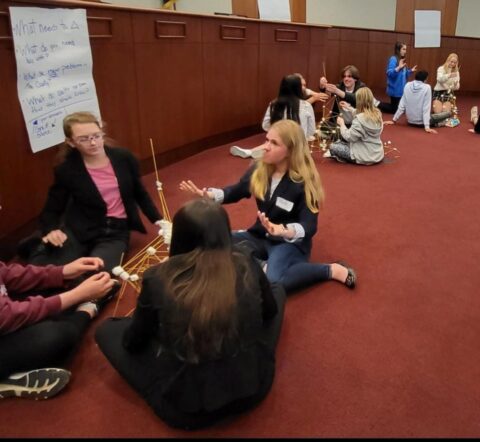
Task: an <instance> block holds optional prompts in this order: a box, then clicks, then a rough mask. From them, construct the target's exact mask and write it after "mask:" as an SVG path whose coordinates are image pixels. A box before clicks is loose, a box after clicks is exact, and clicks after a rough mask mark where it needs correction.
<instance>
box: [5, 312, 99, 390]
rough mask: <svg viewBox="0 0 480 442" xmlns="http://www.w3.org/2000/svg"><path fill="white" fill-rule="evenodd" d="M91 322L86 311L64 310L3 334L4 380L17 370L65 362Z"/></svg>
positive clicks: (55, 365)
mask: <svg viewBox="0 0 480 442" xmlns="http://www.w3.org/2000/svg"><path fill="white" fill-rule="evenodd" d="M89 324H90V316H89V314H88V313H86V312H69V313H66V312H64V313H61V314H60V315H58V316H56V317H54V318H49V319H46V320H43V321H40V322H37V323H36V324H32V325H29V326H27V327H25V328H21V329H19V330H16V331H14V332H11V333H8V334H6V335H3V336H0V383H1V380H2V379H5V378H7V377H8V376H10V375H11V374H13V373H17V372H21V371H29V370H35V369H38V368H48V367H57V366H59V365H63V364H65V362H66V360H67V359H68V357H69V356H71V354H72V353H73V352H74V350H75V349H76V348H77V345H78V344H79V342H80V340H81V338H82V336H83V334H84V332H85V330H86V329H87V327H88V325H89Z"/></svg>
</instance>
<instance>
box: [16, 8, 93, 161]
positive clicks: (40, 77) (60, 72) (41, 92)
mask: <svg viewBox="0 0 480 442" xmlns="http://www.w3.org/2000/svg"><path fill="white" fill-rule="evenodd" d="M10 20H11V23H12V35H13V42H14V46H15V58H16V61H17V89H18V98H19V100H20V104H21V106H22V111H23V117H24V119H25V124H26V126H27V131H28V136H29V139H30V145H31V147H32V150H33V152H38V151H40V150H43V149H46V148H47V147H51V146H54V145H56V144H58V143H61V142H62V141H63V140H64V138H65V137H64V135H63V130H62V120H63V118H64V117H65V116H66V115H68V114H70V113H72V112H76V111H90V112H92V113H94V114H95V115H96V116H97V117H99V118H100V109H99V106H98V100H97V93H96V90H95V84H94V82H93V77H92V53H91V49H90V40H89V38H88V27H87V14H86V10H85V9H60V8H58V9H45V8H23V7H11V8H10Z"/></svg>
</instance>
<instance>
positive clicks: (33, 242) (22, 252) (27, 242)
mask: <svg viewBox="0 0 480 442" xmlns="http://www.w3.org/2000/svg"><path fill="white" fill-rule="evenodd" d="M41 247H45V244H44V243H43V241H42V238H41V237H40V236H28V237H26V238H24V239H22V240H21V241H20V242H19V243H18V245H17V255H18V257H19V258H20V259H22V260H23V261H28V259H29V258H30V256H32V254H33V253H34V252H36V251H38V250H39V249H40V248H41Z"/></svg>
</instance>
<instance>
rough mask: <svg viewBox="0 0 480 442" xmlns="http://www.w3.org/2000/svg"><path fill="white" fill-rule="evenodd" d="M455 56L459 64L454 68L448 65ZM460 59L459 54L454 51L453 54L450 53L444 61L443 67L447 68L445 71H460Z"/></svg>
mask: <svg viewBox="0 0 480 442" xmlns="http://www.w3.org/2000/svg"><path fill="white" fill-rule="evenodd" d="M453 57H455V58H456V59H457V65H456V66H455V67H454V68H453V69H452V68H450V66H448V63H450V60H451V59H452V58H453ZM458 63H459V59H458V55H457V54H455V53H454V52H452V53H451V54H449V55H448V57H447V59H446V60H445V63H443V69H445V72H458V70H459V66H458Z"/></svg>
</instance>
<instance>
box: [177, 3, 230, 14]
mask: <svg viewBox="0 0 480 442" xmlns="http://www.w3.org/2000/svg"><path fill="white" fill-rule="evenodd" d="M175 7H176V10H177V11H180V12H192V13H194V14H213V13H215V12H223V13H227V14H231V13H232V0H177V3H175Z"/></svg>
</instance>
